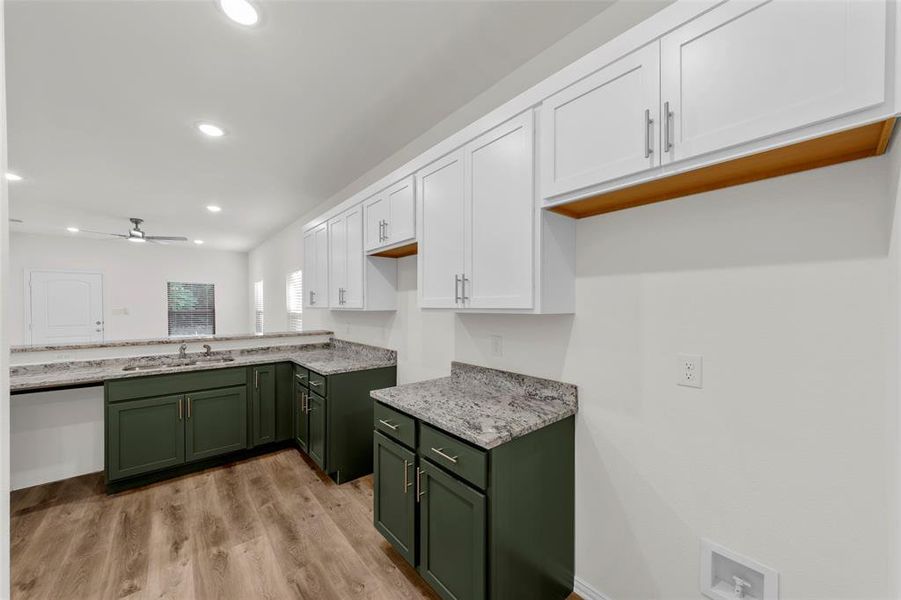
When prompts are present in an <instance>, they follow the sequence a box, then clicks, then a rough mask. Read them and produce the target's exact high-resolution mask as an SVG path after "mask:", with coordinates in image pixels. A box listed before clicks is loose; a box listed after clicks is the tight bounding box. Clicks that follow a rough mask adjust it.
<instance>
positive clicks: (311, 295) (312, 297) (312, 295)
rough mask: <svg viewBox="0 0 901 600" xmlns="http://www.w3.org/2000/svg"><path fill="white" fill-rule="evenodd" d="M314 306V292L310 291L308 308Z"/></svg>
mask: <svg viewBox="0 0 901 600" xmlns="http://www.w3.org/2000/svg"><path fill="white" fill-rule="evenodd" d="M314 304H316V292H314V291H313V290H310V306H313V305H314Z"/></svg>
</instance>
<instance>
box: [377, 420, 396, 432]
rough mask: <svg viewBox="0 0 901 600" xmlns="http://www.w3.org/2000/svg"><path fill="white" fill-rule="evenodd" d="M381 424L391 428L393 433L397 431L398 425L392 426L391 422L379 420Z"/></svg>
mask: <svg viewBox="0 0 901 600" xmlns="http://www.w3.org/2000/svg"><path fill="white" fill-rule="evenodd" d="M379 423H381V424H382V425H384V426H385V427H387V428H389V429H390V430H391V431H397V425H392V424H391V423H390V422H389V421H384V420H382V419H379Z"/></svg>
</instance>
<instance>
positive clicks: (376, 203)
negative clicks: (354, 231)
mask: <svg viewBox="0 0 901 600" xmlns="http://www.w3.org/2000/svg"><path fill="white" fill-rule="evenodd" d="M363 206H364V210H365V212H366V251H367V252H372V251H375V250H379V249H382V248H387V247H390V246H395V245H398V244H401V243H404V242H412V241H413V240H414V239H415V238H416V218H415V215H416V210H415V206H416V193H415V185H414V183H413V177H407V178H406V179H403V180H401V181H399V182H398V183H396V184H394V185H393V186H391V187H389V188H388V189H386V190H384V191H382V192H379V193H378V194H376V195H375V196H373V197H371V198H369V199H368V200H366V201H365V202H364V203H363Z"/></svg>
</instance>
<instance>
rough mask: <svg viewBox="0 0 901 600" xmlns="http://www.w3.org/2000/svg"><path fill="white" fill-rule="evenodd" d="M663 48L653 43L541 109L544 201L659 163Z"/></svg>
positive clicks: (550, 99)
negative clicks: (661, 54) (661, 57)
mask: <svg viewBox="0 0 901 600" xmlns="http://www.w3.org/2000/svg"><path fill="white" fill-rule="evenodd" d="M659 111H660V45H659V43H658V42H653V43H652V44H649V45H648V46H645V47H644V48H642V49H640V50H638V51H636V52H633V53H632V54H629V55H628V56H626V57H624V58H621V59H619V60H618V61H616V62H614V63H613V64H611V65H609V66H607V67H605V68H603V69H601V70H600V71H597V72H596V73H594V74H593V75H591V76H589V77H586V78H585V79H583V80H581V81H580V82H578V83H576V84H574V85H571V86H570V87H568V88H566V89H564V90H563V91H561V92H559V93H557V94H555V95H554V96H551V97H550V98H548V99H547V100H546V101H545V102H544V103H543V104H542V105H541V111H540V114H541V185H542V196H544V197H545V198H548V197H552V196H555V195H558V194H560V193H563V192H569V191H572V190H577V189H580V188H583V187H588V186H591V185H594V184H596V183H598V182H599V181H606V180H609V179H615V178H617V177H621V176H623V175H629V174H632V173H636V172H639V171H643V170H646V169H650V168H651V167H654V166H655V165H659V164H660V158H659V157H658V154H659V153H658V151H657V149H658V148H659V133H660V127H659V125H658V124H659V123H660V120H659Z"/></svg>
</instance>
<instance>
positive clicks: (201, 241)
mask: <svg viewBox="0 0 901 600" xmlns="http://www.w3.org/2000/svg"><path fill="white" fill-rule="evenodd" d="M194 243H195V244H197V245H198V246H199V245H200V244H202V243H203V240H194Z"/></svg>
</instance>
